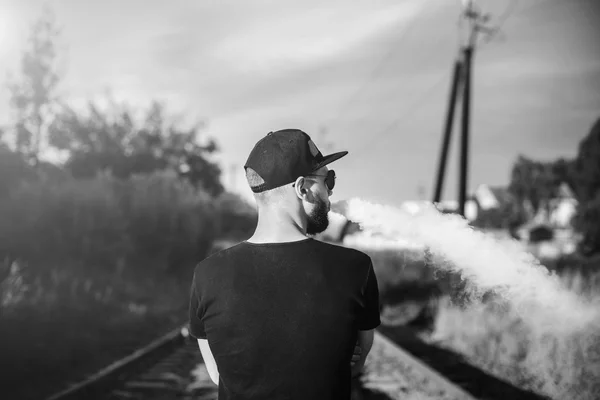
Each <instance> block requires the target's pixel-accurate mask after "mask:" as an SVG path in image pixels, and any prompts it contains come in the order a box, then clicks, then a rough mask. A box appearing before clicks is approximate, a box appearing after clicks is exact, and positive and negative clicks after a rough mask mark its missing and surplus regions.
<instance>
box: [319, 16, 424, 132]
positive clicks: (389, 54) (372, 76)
mask: <svg viewBox="0 0 600 400" xmlns="http://www.w3.org/2000/svg"><path fill="white" fill-rule="evenodd" d="M425 8H426V5H424V6H423V7H422V8H421V10H424V9H425ZM421 12H422V11H421ZM416 20H417V18H413V19H412V20H411V21H410V22H409V23H408V24H407V25H406V27H405V28H404V29H403V31H402V33H401V34H400V38H399V39H398V40H397V41H396V42H395V43H394V46H393V47H392V48H391V49H390V50H389V51H388V52H387V53H386V55H385V56H384V57H383V58H382V59H381V60H380V61H379V63H378V64H377V66H376V67H375V69H373V70H372V71H371V74H370V75H369V76H368V77H367V80H366V81H364V82H363V84H362V85H360V86H359V87H358V89H357V90H356V91H354V93H353V94H352V95H351V96H349V98H348V100H347V101H346V102H344V103H343V104H342V106H341V107H340V110H339V111H338V113H337V114H336V116H335V117H334V118H332V119H331V120H329V122H327V123H325V125H334V124H336V123H337V122H339V120H340V118H341V117H342V115H343V114H344V112H345V111H346V110H347V109H348V108H349V107H350V106H351V105H352V104H354V103H355V102H356V100H357V99H358V97H359V95H360V94H362V93H363V92H364V90H365V89H366V88H367V87H368V86H369V84H370V83H372V82H373V81H374V80H375V79H376V78H377V76H378V75H379V73H380V72H381V70H382V69H383V67H384V66H385V65H386V64H387V63H388V62H389V61H390V60H391V59H392V55H393V54H394V52H395V50H396V49H397V47H398V45H399V44H400V43H401V42H402V41H403V40H404V39H405V38H406V36H407V34H408V32H409V31H410V29H411V28H412V27H413V26H414V24H415V21H416Z"/></svg>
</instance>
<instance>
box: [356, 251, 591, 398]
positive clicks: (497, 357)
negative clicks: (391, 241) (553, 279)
mask: <svg viewBox="0 0 600 400" xmlns="http://www.w3.org/2000/svg"><path fill="white" fill-rule="evenodd" d="M357 248H359V249H360V250H363V251H365V252H366V253H368V254H369V255H370V256H371V258H372V259H373V263H374V267H375V270H376V273H377V277H378V281H379V286H380V292H381V293H380V296H381V302H382V304H383V306H384V310H385V309H386V308H388V307H389V308H392V307H394V308H395V309H396V310H400V311H397V313H398V314H399V315H401V318H402V314H404V315H405V316H406V314H410V315H411V316H413V317H414V316H416V315H418V313H415V312H414V311H410V308H411V307H412V308H414V307H415V302H416V303H417V304H420V308H421V309H428V308H429V309H430V308H431V306H432V304H433V305H434V306H435V307H436V310H434V312H433V314H434V317H432V318H431V323H432V324H431V326H429V327H428V328H429V330H426V331H424V332H422V334H421V336H422V337H423V338H424V339H425V340H427V341H429V342H431V343H435V344H437V345H438V346H440V347H444V348H447V349H450V350H453V351H456V352H458V353H460V354H462V355H464V356H465V357H466V358H467V359H468V360H469V361H470V362H471V363H472V364H473V365H475V366H478V367H479V368H482V369H483V370H485V371H488V372H489V373H491V374H493V375H495V376H498V377H499V378H502V379H504V380H506V381H509V382H511V383H512V384H514V385H516V386H518V387H521V388H525V389H529V390H532V391H535V392H537V393H540V394H544V395H547V396H549V397H551V398H553V399H566V398H570V399H578V400H597V399H598V393H600V329H599V327H598V324H596V325H593V324H592V325H589V326H587V327H586V328H585V329H582V330H579V331H576V332H572V333H564V332H563V333H561V332H560V331H557V330H556V329H552V328H550V327H546V328H544V327H543V324H541V323H540V321H538V320H537V318H538V316H537V315H535V314H534V313H533V314H531V315H528V316H527V318H523V317H522V316H519V315H517V313H515V312H513V310H511V309H510V307H506V304H499V303H498V302H496V301H495V300H494V299H493V298H489V299H488V300H486V299H485V297H484V300H483V301H479V302H473V301H471V302H464V301H461V287H462V286H461V284H459V279H458V278H457V277H456V276H451V275H449V274H437V273H436V272H435V269H434V268H433V267H432V265H431V263H427V262H425V257H424V253H423V252H422V251H415V250H404V251H399V250H374V249H369V248H360V247H357ZM547 265H548V267H549V268H550V269H554V270H557V271H559V276H560V278H561V281H562V283H563V284H564V286H565V287H566V288H568V290H569V291H571V292H573V293H575V294H577V295H578V297H579V298H582V299H586V300H587V301H591V302H596V304H600V262H599V261H598V260H596V261H595V262H588V263H586V264H585V265H583V264H582V263H581V262H580V261H577V260H567V261H566V262H559V263H558V265H557V263H547ZM435 286H437V289H438V290H437V291H436V290H435V289H432V287H435ZM433 298H436V299H435V301H432V299H433ZM384 314H385V311H384ZM401 318H400V319H401ZM597 322H598V321H597Z"/></svg>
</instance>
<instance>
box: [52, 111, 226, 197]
mask: <svg viewBox="0 0 600 400" xmlns="http://www.w3.org/2000/svg"><path fill="white" fill-rule="evenodd" d="M200 128H201V124H195V125H194V126H192V127H191V128H187V129H186V128H182V127H181V126H180V124H178V123H177V122H176V121H175V122H173V121H170V120H169V118H167V116H166V111H165V107H164V105H162V104H160V103H158V102H154V103H152V105H151V106H150V108H149V109H148V110H147V111H146V113H145V118H143V120H142V121H141V122H138V121H136V118H135V117H134V115H133V113H132V112H131V111H130V110H129V109H128V108H127V107H125V106H124V105H119V104H117V103H115V102H114V101H111V102H110V107H109V109H108V110H102V109H101V108H100V107H99V106H97V105H95V104H93V103H89V104H88V109H87V112H85V113H78V112H75V111H74V110H73V109H71V108H69V107H63V108H62V109H61V110H60V111H59V112H58V113H57V114H56V117H55V119H54V121H53V123H52V125H51V126H50V127H49V142H50V145H51V146H53V147H55V148H57V149H59V150H63V151H66V152H67V153H68V154H69V156H68V160H67V162H66V164H65V168H66V169H67V170H69V171H70V172H71V174H72V175H73V176H74V177H75V178H89V177H93V176H95V175H96V174H98V173H99V172H101V171H107V170H108V171H110V172H111V173H112V175H113V176H115V177H117V178H122V179H125V178H129V177H130V176H132V175H134V174H147V173H151V172H154V171H157V170H165V169H170V170H174V171H176V172H177V173H178V174H179V176H180V177H182V178H184V179H186V180H188V181H189V182H190V183H192V184H193V185H195V186H202V187H204V189H205V190H206V191H207V192H208V193H210V194H211V195H213V196H217V195H219V194H221V193H222V192H223V190H224V188H223V186H222V184H221V181H220V176H221V169H220V167H219V166H218V165H217V164H216V163H213V162H211V161H209V160H208V158H207V156H208V155H210V154H212V153H214V152H215V151H217V150H218V148H217V144H216V143H215V141H214V139H212V138H209V140H208V143H207V144H206V145H204V146H202V145H200V144H198V137H199V133H200Z"/></svg>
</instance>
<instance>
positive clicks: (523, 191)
mask: <svg viewBox="0 0 600 400" xmlns="http://www.w3.org/2000/svg"><path fill="white" fill-rule="evenodd" d="M564 168H565V166H564V160H563V162H561V163H558V164H557V163H553V162H546V163H545V162H540V161H534V160H531V159H529V158H527V157H524V156H522V155H520V156H519V157H518V159H517V161H516V162H515V164H514V166H513V169H512V172H511V180H510V184H509V186H508V190H509V192H510V193H511V194H512V195H513V196H514V197H515V199H516V201H517V202H519V203H520V204H521V205H524V204H526V203H527V204H529V205H530V206H531V208H532V210H531V211H532V212H533V213H534V214H535V213H537V212H538V211H539V210H540V209H541V208H543V207H548V206H549V200H551V199H552V198H554V197H556V195H557V193H558V189H559V187H560V183H561V182H562V181H561V177H559V175H558V174H557V172H561V171H562V170H563V169H564Z"/></svg>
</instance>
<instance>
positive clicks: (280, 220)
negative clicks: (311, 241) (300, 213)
mask: <svg viewBox="0 0 600 400" xmlns="http://www.w3.org/2000/svg"><path fill="white" fill-rule="evenodd" d="M306 237H307V234H306V221H302V220H300V218H299V217H295V216H292V215H290V214H289V213H288V212H287V211H285V210H260V211H259V213H258V223H257V225H256V230H255V231H254V234H253V235H252V239H253V240H260V241H263V242H285V241H293V240H299V239H303V238H306Z"/></svg>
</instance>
